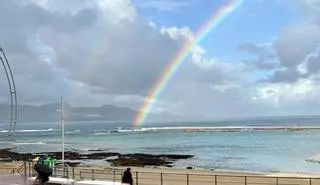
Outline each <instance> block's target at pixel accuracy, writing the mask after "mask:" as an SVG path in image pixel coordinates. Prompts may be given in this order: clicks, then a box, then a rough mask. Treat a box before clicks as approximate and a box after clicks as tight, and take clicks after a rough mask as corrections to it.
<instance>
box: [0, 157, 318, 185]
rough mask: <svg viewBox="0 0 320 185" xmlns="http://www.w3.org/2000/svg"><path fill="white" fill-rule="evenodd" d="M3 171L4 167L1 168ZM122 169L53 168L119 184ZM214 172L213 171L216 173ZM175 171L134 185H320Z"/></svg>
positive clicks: (141, 176) (27, 171)
mask: <svg viewBox="0 0 320 185" xmlns="http://www.w3.org/2000/svg"><path fill="white" fill-rule="evenodd" d="M0 168H1V167H0ZM31 168H32V165H30V162H24V163H23V164H22V165H21V168H20V169H19V171H22V173H21V174H22V175H24V176H26V177H30V176H33V175H34V174H33V173H32V169H31ZM122 172H123V171H122V170H121V169H115V168H108V169H93V168H92V169H91V168H79V167H68V166H67V167H65V168H64V169H63V168H62V167H60V166H57V167H55V168H54V169H53V176H56V177H65V178H70V179H76V180H108V181H114V182H119V181H121V178H122ZM213 173H214V172H213ZM213 173H212V174H210V173H207V174H200V173H196V172H194V171H190V173H172V172H143V171H133V172H132V176H133V180H134V184H135V185H320V178H307V177H271V176H263V175H217V174H213Z"/></svg>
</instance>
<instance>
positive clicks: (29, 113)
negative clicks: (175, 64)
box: [0, 104, 175, 122]
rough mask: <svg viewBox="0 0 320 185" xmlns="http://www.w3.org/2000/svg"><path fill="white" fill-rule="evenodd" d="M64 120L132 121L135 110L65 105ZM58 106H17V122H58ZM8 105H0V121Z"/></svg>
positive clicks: (160, 117) (153, 118)
mask: <svg viewBox="0 0 320 185" xmlns="http://www.w3.org/2000/svg"><path fill="white" fill-rule="evenodd" d="M64 108H65V111H66V113H65V119H66V120H68V121H99V120H112V121H133V120H134V118H135V116H136V114H137V113H138V112H137V111H136V110H132V109H129V108H125V107H117V106H114V105H104V106H101V107H73V106H71V105H65V107H64ZM59 110H60V104H45V105H41V106H33V105H19V106H18V121H19V122H50V121H58V120H60V112H59ZM9 115H10V105H6V104H0V119H1V121H7V120H9ZM150 116H151V117H152V120H163V118H164V117H165V118H166V119H174V118H175V116H173V115H158V114H154V115H152V114H151V115H150Z"/></svg>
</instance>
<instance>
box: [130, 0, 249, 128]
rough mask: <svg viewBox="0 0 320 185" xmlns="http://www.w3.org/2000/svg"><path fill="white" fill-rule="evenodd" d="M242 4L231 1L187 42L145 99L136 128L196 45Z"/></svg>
mask: <svg viewBox="0 0 320 185" xmlns="http://www.w3.org/2000/svg"><path fill="white" fill-rule="evenodd" d="M242 2H243V0H230V1H229V2H228V3H227V4H225V5H224V6H222V7H221V8H219V9H218V11H216V12H215V13H214V14H213V16H212V17H210V19H208V20H207V21H206V22H205V24H203V26H201V28H200V29H199V30H198V31H197V32H196V34H195V35H194V38H193V39H188V40H187V42H186V44H185V45H184V46H183V47H182V48H181V49H180V50H179V52H178V53H177V54H176V55H175V57H174V58H173V59H172V61H171V62H170V63H169V65H168V66H167V67H166V68H165V70H164V72H163V73H162V75H161V76H160V78H158V80H157V81H156V82H155V84H154V86H153V87H152V89H151V91H150V93H149V95H148V97H147V98H146V99H145V101H144V103H143V105H142V106H141V108H140V109H139V112H138V114H137V115H136V117H135V120H134V124H135V125H136V126H140V125H142V124H143V123H144V121H145V120H146V118H147V116H148V113H149V112H150V110H151V109H152V106H153V104H154V103H155V102H156V100H157V98H158V96H159V95H160V94H161V92H162V91H163V90H164V88H165V87H166V85H167V84H168V82H169V81H170V79H171V78H172V77H173V75H174V74H175V72H176V71H177V70H178V68H179V67H180V65H181V64H182V62H183V61H185V59H186V58H187V57H188V55H189V52H190V51H192V50H193V48H194V47H195V46H196V44H197V43H198V42H199V41H201V40H202V39H203V38H204V37H205V36H206V35H207V34H208V33H209V32H210V31H211V30H213V29H214V28H216V27H217V26H218V25H219V24H220V23H221V21H223V20H224V19H225V18H226V17H227V16H228V15H230V14H231V13H232V12H233V11H235V10H236V9H237V8H238V7H239V6H240V5H241V4H242Z"/></svg>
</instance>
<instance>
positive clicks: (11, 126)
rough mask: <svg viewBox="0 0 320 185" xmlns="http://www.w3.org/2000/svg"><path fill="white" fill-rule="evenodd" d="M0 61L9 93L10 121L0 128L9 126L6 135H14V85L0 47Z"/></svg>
mask: <svg viewBox="0 0 320 185" xmlns="http://www.w3.org/2000/svg"><path fill="white" fill-rule="evenodd" d="M0 61H1V64H2V66H3V69H4V72H5V74H6V77H7V81H8V86H9V93H10V121H7V122H4V123H0V128H4V127H7V126H9V132H8V134H9V135H14V133H15V129H16V123H17V111H18V107H17V93H16V85H15V81H14V78H13V74H12V70H11V67H10V64H9V62H8V59H7V56H6V55H5V53H4V51H3V49H2V48H1V47H0Z"/></svg>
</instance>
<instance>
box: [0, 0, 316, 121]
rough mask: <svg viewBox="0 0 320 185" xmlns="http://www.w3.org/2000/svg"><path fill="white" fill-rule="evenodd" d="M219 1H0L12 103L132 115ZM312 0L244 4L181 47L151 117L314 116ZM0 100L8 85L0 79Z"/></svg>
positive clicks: (253, 0)
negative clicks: (118, 109)
mask: <svg viewBox="0 0 320 185" xmlns="http://www.w3.org/2000/svg"><path fill="white" fill-rule="evenodd" d="M228 2H229V1H228V0H212V1H208V0H1V4H0V28H1V29H0V45H1V47H3V48H4V50H5V51H6V54H7V57H8V58H9V61H10V62H11V65H12V68H13V72H14V75H15V78H16V83H17V93H18V96H19V103H20V104H44V103H54V102H58V101H59V98H60V96H61V95H62V96H64V99H65V100H66V101H67V102H68V103H70V104H72V105H81V106H100V105H105V104H113V105H118V106H126V107H130V108H133V109H137V108H138V107H139V106H141V105H142V103H143V100H144V98H145V97H146V96H147V95H148V92H149V91H150V89H151V88H152V86H153V84H154V83H155V81H156V79H157V78H158V77H159V76H160V75H161V73H162V72H163V70H164V68H165V66H166V65H168V64H169V63H170V61H171V60H172V58H173V57H174V56H175V55H176V53H177V52H178V50H179V49H180V48H181V47H183V44H184V42H185V40H186V39H187V38H189V37H190V36H193V34H194V33H195V32H197V30H198V29H199V28H200V27H201V26H202V25H203V24H204V23H205V21H206V20H207V19H208V18H209V17H210V16H212V15H213V14H214V13H215V12H216V11H217V10H218V9H219V7H221V6H223V5H224V4H226V3H228ZM319 44H320V0H245V2H244V3H242V4H241V6H240V7H239V8H237V9H236V10H235V11H234V12H233V13H232V14H230V15H229V16H228V17H227V18H225V19H224V20H223V21H222V22H221V24H220V25H219V26H217V27H216V28H215V29H213V30H211V32H210V33H208V34H207V35H206V36H205V37H204V38H203V40H202V41H201V42H198V44H197V46H196V47H195V48H194V49H193V50H192V51H190V53H189V56H188V57H187V59H186V60H185V61H184V62H183V64H182V65H181V67H180V68H179V69H178V71H177V73H176V74H175V75H174V76H173V79H172V80H171V81H170V83H169V84H168V85H167V87H166V88H165V90H164V91H163V93H162V94H161V95H160V96H159V98H158V99H157V101H156V103H155V104H154V107H153V109H152V112H155V113H158V114H164V113H166V114H173V115H179V116H182V117H193V118H195V119H212V118H217V117H239V116H241V117H242V116H266V115H284V114H319V113H320V94H319V93H320V56H319V52H320V45H319ZM0 81H1V82H0V88H1V91H0V100H1V101H2V102H7V100H8V93H7V84H6V81H5V78H4V76H2V77H1V78H0Z"/></svg>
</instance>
